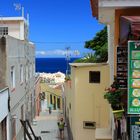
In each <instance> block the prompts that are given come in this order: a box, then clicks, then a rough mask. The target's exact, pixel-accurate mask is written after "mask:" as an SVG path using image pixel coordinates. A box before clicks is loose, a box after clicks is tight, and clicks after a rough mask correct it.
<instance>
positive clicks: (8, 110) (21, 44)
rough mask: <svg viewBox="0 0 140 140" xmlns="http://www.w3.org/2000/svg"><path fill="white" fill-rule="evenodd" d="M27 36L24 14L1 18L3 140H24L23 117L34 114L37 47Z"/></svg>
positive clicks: (0, 115)
mask: <svg viewBox="0 0 140 140" xmlns="http://www.w3.org/2000/svg"><path fill="white" fill-rule="evenodd" d="M27 39H28V22H27V20H26V19H25V18H24V17H2V18H1V20H0V64H1V67H0V106H1V105H2V106H3V107H2V109H3V110H4V111H1V112H0V140H15V139H16V140H21V137H22V136H23V127H22V126H21V123H20V119H22V120H25V119H29V120H30V121H31V120H32V118H33V117H34V113H35V112H34V106H35V104H34V99H35V98H34V96H35V93H34V81H35V47H34V44H33V43H31V42H29V41H28V40H27ZM0 109H1V108H0ZM3 113H4V114H3Z"/></svg>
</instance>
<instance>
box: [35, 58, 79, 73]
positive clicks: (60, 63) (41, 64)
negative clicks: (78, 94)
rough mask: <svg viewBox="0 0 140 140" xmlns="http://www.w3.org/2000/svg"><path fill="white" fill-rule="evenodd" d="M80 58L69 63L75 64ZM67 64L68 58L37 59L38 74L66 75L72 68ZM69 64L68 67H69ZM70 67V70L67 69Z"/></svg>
mask: <svg viewBox="0 0 140 140" xmlns="http://www.w3.org/2000/svg"><path fill="white" fill-rule="evenodd" d="M76 59H79V58H70V60H69V61H68V63H72V62H74V61H75V60H76ZM68 63H67V60H66V58H36V62H35V64H36V72H39V73H42V72H44V73H55V72H62V73H66V70H67V69H68V71H69V70H70V66H69V64H68ZM67 64H68V66H67ZM67 67H68V68H67Z"/></svg>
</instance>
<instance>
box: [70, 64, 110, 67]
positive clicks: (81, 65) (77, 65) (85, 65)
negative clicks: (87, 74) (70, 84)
mask: <svg viewBox="0 0 140 140" xmlns="http://www.w3.org/2000/svg"><path fill="white" fill-rule="evenodd" d="M69 64H70V66H72V67H89V66H93V67H97V66H104V65H109V64H108V63H69Z"/></svg>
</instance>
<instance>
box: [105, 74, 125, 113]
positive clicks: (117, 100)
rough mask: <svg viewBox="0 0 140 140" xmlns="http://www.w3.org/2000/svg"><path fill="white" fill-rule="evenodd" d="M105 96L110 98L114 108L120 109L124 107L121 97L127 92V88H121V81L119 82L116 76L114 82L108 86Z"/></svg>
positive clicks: (109, 100)
mask: <svg viewBox="0 0 140 140" xmlns="http://www.w3.org/2000/svg"><path fill="white" fill-rule="evenodd" d="M105 91H106V93H105V94H104V98H105V99H107V100H108V102H109V103H110V104H111V107H112V109H113V110H119V109H122V108H123V105H124V104H123V102H121V101H122V100H121V98H122V97H123V95H124V94H126V90H123V89H119V83H118V82H117V79H116V77H115V78H114V82H113V84H112V85H111V86H110V87H109V88H107V89H106V90H105Z"/></svg>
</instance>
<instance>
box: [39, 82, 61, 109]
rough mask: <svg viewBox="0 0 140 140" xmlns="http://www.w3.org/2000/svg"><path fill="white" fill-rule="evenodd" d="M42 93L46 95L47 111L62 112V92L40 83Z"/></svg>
mask: <svg viewBox="0 0 140 140" xmlns="http://www.w3.org/2000/svg"><path fill="white" fill-rule="evenodd" d="M40 89H41V93H45V101H46V103H47V105H46V109H48V107H51V109H54V110H57V109H60V110H62V90H61V89H56V88H52V87H50V86H49V85H48V84H47V83H46V82H41V83H40Z"/></svg>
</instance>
